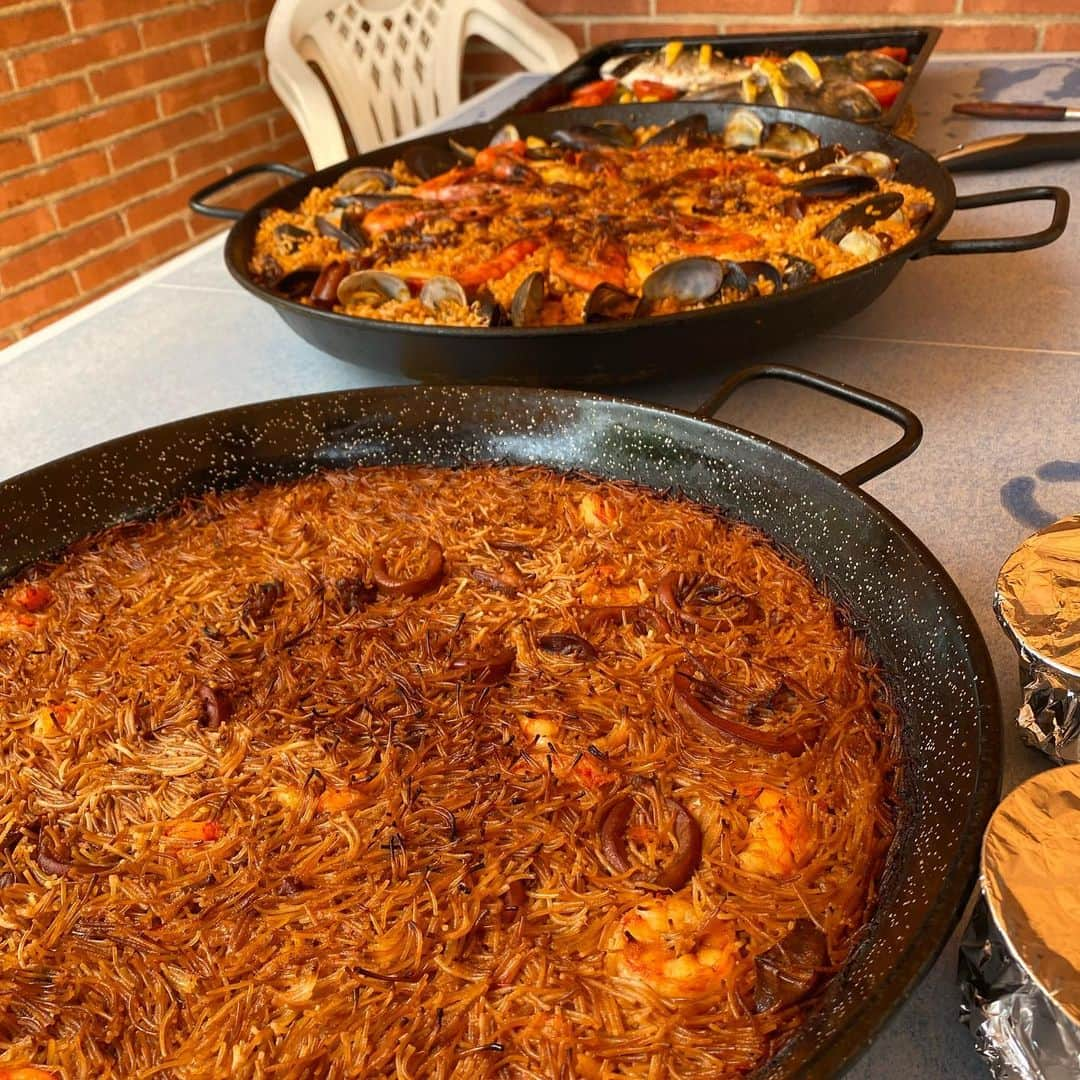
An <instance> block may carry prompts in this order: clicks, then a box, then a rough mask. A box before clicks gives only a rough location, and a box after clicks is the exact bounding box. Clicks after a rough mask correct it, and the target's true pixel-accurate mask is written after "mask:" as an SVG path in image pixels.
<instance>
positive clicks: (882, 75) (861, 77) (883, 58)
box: [844, 52, 908, 83]
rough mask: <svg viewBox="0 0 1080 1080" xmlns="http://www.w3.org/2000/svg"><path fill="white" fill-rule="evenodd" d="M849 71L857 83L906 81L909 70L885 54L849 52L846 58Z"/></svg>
mask: <svg viewBox="0 0 1080 1080" xmlns="http://www.w3.org/2000/svg"><path fill="white" fill-rule="evenodd" d="M844 59H845V60H846V61H847V69H848V71H850V72H851V77H852V78H853V79H854V80H855V81H856V82H861V83H864V82H870V81H872V80H874V79H901V80H902V79H906V78H907V73H908V69H907V68H906V67H905V66H904V65H903V64H901V63H900V61H899V60H894V59H893V58H892V57H891V56H888V55H887V54H885V53H878V52H849V53H848V54H847V56H845V57H844Z"/></svg>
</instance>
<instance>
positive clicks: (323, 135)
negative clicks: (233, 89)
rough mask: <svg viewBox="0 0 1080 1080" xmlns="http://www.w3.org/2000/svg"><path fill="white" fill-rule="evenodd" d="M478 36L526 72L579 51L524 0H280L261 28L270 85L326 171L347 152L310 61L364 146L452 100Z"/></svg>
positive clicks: (550, 66) (402, 130) (432, 115)
mask: <svg viewBox="0 0 1080 1080" xmlns="http://www.w3.org/2000/svg"><path fill="white" fill-rule="evenodd" d="M474 34H475V35H478V36H480V37H483V38H486V39H487V40H488V41H491V42H492V43H493V44H495V45H497V46H498V47H499V48H501V49H504V50H505V51H506V52H509V53H510V54H511V55H512V56H514V57H515V59H517V60H518V61H519V62H520V63H521V64H522V65H523V66H524V67H526V68H527V69H528V70H534V71H545V70H556V69H558V68H560V67H563V66H565V65H566V64H568V63H570V62H571V61H572V60H573V59H574V57H575V56H576V55H577V54H576V50H575V49H574V46H573V43H572V42H571V41H570V39H569V38H568V37H567V36H566V35H565V34H563V33H562V32H561V31H559V30H556V29H555V28H554V27H552V26H550V25H549V24H547V23H546V22H544V21H543V20H542V19H540V18H539V17H538V16H536V15H534V14H533V13H532V12H531V11H529V9H528V8H526V7H525V5H524V4H523V3H521V2H520V0H277V3H276V4H275V5H274V10H273V12H272V13H271V16H270V22H269V24H268V25H267V32H266V54H267V60H268V62H269V67H270V82H271V84H272V85H273V87H274V89H275V90H276V91H277V92H278V95H279V96H280V97H281V99H282V101H283V102H284V103H285V105H286V107H287V108H288V109H289V111H290V112H291V113H292V115H293V117H294V119H295V120H296V121H297V124H298V125H299V127H300V130H301V132H302V133H303V135H304V138H305V140H306V142H307V144H308V149H309V151H310V152H311V156H312V159H313V160H314V162H315V166H316V168H324V167H325V166H326V165H330V164H333V163H334V162H336V161H340V160H341V159H342V158H343V157H344V156H345V144H344V140H343V139H342V138H341V131H340V127H339V125H338V123H337V120H336V116H335V114H334V110H333V104H332V102H331V101H330V98H329V96H328V95H327V93H326V90H325V89H324V87H323V85H322V83H321V82H320V81H319V80H318V78H317V77H316V76H315V75H314V74H313V73H312V71H311V69H310V68H309V67H308V64H309V63H310V64H314V65H315V66H316V67H317V68H318V69H319V71H320V72H321V73H322V76H323V78H324V79H325V81H326V84H327V85H328V86H329V87H330V89H331V91H332V92H333V94H334V97H335V98H336V99H337V102H338V106H339V107H340V109H341V112H342V114H343V116H344V118H345V121H346V123H347V124H348V126H349V130H350V132H351V133H352V137H353V141H354V142H355V144H356V146H357V149H358V150H360V151H364V150H369V149H372V148H373V147H375V146H378V145H380V144H382V143H384V142H387V141H390V140H392V139H395V138H399V137H401V136H403V135H405V134H407V133H408V132H409V131H411V130H412V129H413V128H415V127H419V126H420V125H422V124H427V123H430V122H431V121H432V120H435V119H436V118H437V117H438V116H440V115H441V114H443V113H445V112H447V111H449V110H451V109H453V108H455V107H456V106H457V105H458V102H459V100H460V90H459V86H460V79H461V60H462V54H463V52H464V49H465V41H466V38H468V37H469V36H471V35H474Z"/></svg>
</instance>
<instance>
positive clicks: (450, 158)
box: [401, 143, 460, 180]
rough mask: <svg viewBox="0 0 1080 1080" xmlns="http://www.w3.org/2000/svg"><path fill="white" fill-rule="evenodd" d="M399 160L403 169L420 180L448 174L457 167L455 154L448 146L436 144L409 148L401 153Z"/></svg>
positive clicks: (424, 144) (421, 144)
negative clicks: (402, 164) (403, 163)
mask: <svg viewBox="0 0 1080 1080" xmlns="http://www.w3.org/2000/svg"><path fill="white" fill-rule="evenodd" d="M401 160H402V161H403V162H405V167H406V168H407V169H408V170H409V172H411V173H412V174H413V176H418V177H420V179H421V180H430V179H431V178H432V177H434V176H442V174H443V173H445V172H449V171H450V170H451V169H452V168H453V167H454V166H455V165H459V164H460V162H459V160H458V156H457V154H455V153H454V151H453V150H451V149H450V147H449V146H440V145H439V144H438V143H420V144H419V145H417V146H410V147H408V148H407V149H405V150H403V151H402V154H401Z"/></svg>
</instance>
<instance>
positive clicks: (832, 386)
mask: <svg viewBox="0 0 1080 1080" xmlns="http://www.w3.org/2000/svg"><path fill="white" fill-rule="evenodd" d="M754 379H783V380H784V381H785V382H792V383H798V384H799V385H800V386H807V387H809V388H810V389H811V390H818V391H820V392H821V393H823V394H828V395H829V397H834V398H838V399H839V400H840V401H845V402H847V404H849V405H854V406H856V407H857V408H860V409H867V410H869V411H870V412H872V413H877V415H878V416H884V417H885V419H886V420H891V421H892V422H893V423H894V424H898V425H899V426H900V427H901V428H902V429H903V434H902V435H901V436H900V438H899V439H897V440H896V442H894V443H893V444H892V446H889V447H886V448H885V449H884V450H882V451H881V453H880V454H875V455H874V456H873V457H872V458H869V459H868V460H866V461H864V462H863V463H862V464H861V465H856V466H855V468H853V469H848V471H847V472H845V473H842V474H841V476H840V479H841V480H843V481H844V483H846V484H851V485H852V486H853V487H858V486H860V485H862V484H865V483H866V482H867V481H868V480H873V479H874V477H875V476H880V475H881V474H882V473H883V472H885V471H886V470H887V469H891V468H892V467H893V466H894V465H899V464H900V462H901V461H903V460H904V459H905V458H908V457H910V456H911V455H912V454H913V453H914V452H915V449H916V447H917V446H918V445H919V443H920V442H922V436H923V427H922V423H921V422H920V420H919V418H918V417H917V416H916V415H915V414H914V413H913V412H912V411H911V410H910V409H905V408H904V406H903V405H897V404H896V402H895V401H889V399H888V398H883V397H878V396H877V395H876V394H871V393H869V391H866V390H859V389H858V388H857V387H854V386H848V384H847V383H842V382H837V381H836V380H835V379H829V378H826V377H825V376H824V375H814V374H813V373H812V372H809V371H803V370H802V368H793V367H786V366H784V365H783V364H758V365H756V366H754V367H748V368H744V369H743V370H742V371H739V372H736V373H735V374H734V375H732V376H731V378H730V379H728V380H727V382H725V383H724V385H723V386H721V387H720V389H719V390H717V391H716V393H715V394H713V396H712V397H711V398H709V400H708V401H706V402H705V404H704V405H702V406H701V408H700V409H698V410H697V414H696V415H698V416H703V417H712V415H713V414H714V413H715V412H716V410H717V409H719V408H720V406H721V405H723V404H724V402H725V401H727V399H728V398H729V397H731V395H732V394H733V393H735V391H736V390H738V389H739V387H740V386H742V385H743V384H744V383H748V382H751V381H753V380H754Z"/></svg>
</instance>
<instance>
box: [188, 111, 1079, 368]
mask: <svg viewBox="0 0 1080 1080" xmlns="http://www.w3.org/2000/svg"><path fill="white" fill-rule="evenodd" d="M738 108H744V106H736V105H718V104H715V103H713V102H701V101H691V102H669V103H667V104H658V105H637V106H633V105H610V106H607V107H605V108H600V109H568V110H563V111H559V112H551V113H533V114H531V115H522V116H515V117H513V122H514V124H515V125H516V126H517V128H518V129H519V130H520V132H521V134H522V135H524V136H527V135H540V136H545V137H546V136H550V135H551V134H552V132H554V131H556V130H558V129H559V128H567V127H570V126H572V125H577V124H595V123H597V122H599V121H618V122H621V123H625V124H629V125H651V124H658V125H659V124H666V123H668V122H669V121H671V120H679V119H683V118H685V117H686V116H688V115H691V114H693V113H702V114H704V115H705V116H706V117H707V119H708V123H709V127H710V129H711V130H712V131H720V130H722V129H723V127H724V124H725V123H726V121H727V119H728V117H729V116H730V115H731V113H732V112H733V111H734V110H736V109H738ZM756 111H757V112H758V113H759V114H760V116H761V118H762V120H763V121H764V122H765V123H766V124H772V123H775V122H777V121H782V122H784V123H788V124H795V125H797V126H800V127H804V128H806V129H808V130H809V131H812V132H814V133H815V134H816V135H818V136H819V137H820V139H821V142H822V145H828V144H831V143H840V144H841V145H843V146H845V147H847V148H848V149H849V150H853V151H854V150H876V151H880V152H883V153H886V154H888V155H889V156H890V157H892V158H894V159H896V161H897V162H898V166H897V178H898V179H900V180H903V181H905V182H906V183H909V184H915V185H917V186H918V187H922V188H926V189H927V190H928V191H930V192H931V194H932V195H933V196H934V210H933V212H932V213H931V215H930V217H929V218H928V219H927V220H926V221H925V222H924V224H923V226H922V228H921V229H920V231H919V234H918V235H917V236H916V237H915V238H914V239H913V240H911V241H910V242H909V243H907V244H904V245H903V246H902V247H898V248H896V249H895V250H894V251H892V252H890V253H889V254H888V255H886V256H885V257H884V258H880V259H876V260H875V261H874V262H871V263H867V264H866V265H865V266H860V267H857V268H855V269H854V270H849V271H847V272H846V273H843V274H838V275H837V276H836V277H832V278H829V279H827V280H825V281H818V282H815V283H813V284H811V285H806V286H803V287H802V288H797V289H791V290H790V291H784V292H780V293H776V294H774V295H771V296H765V297H762V298H759V299H756V300H745V301H743V302H741V303H738V304H719V305H714V306H712V307H706V308H703V309H700V310H697V311H684V312H680V313H678V314H673V315H663V316H658V317H650V318H639V319H628V320H621V321H617V322H606V323H592V324H589V325H581V326H526V327H513V326H510V327H483V328H478V327H460V326H422V325H410V324H406V323H392V322H382V321H379V320H377V319H358V318H353V317H352V316H349V315H341V314H337V313H335V312H332V311H321V310H319V309H318V308H314V307H309V306H307V305H304V304H301V303H300V302H299V301H294V300H287V299H285V298H283V297H281V296H278V295H276V294H275V293H273V292H272V291H271V290H269V289H267V288H264V287H263V286H262V285H259V284H257V283H256V282H255V281H253V280H252V277H251V274H250V273H249V272H248V262H249V260H250V257H251V251H252V247H253V245H254V241H255V232H256V229H257V228H258V226H259V222H260V221H261V220H262V215H263V213H264V212H265V211H267V210H270V209H274V208H277V207H282V208H285V209H288V210H292V209H295V207H297V206H298V205H299V204H300V203H301V202H302V201H303V199H304V197H305V196H306V195H307V194H308V192H309V191H311V189H312V188H315V187H329V186H330V185H332V184H334V183H335V182H336V181H337V178H338V177H339V176H341V175H342V174H343V173H345V172H346V171H348V170H349V169H352V168H355V167H356V166H358V165H374V166H381V167H384V168H385V167H387V166H388V165H390V164H391V163H392V162H393V161H394V160H395V159H396V158H398V157H400V156H401V155H402V154H404V153H406V152H409V150H410V148H415V147H417V146H421V145H424V144H425V143H432V144H436V145H438V146H439V147H440V148H442V149H445V147H446V139H447V137H448V136H453V137H454V139H455V140H456V141H457V142H458V143H460V144H462V145H464V146H486V145H487V143H488V142H489V140H490V139H491V137H492V135H493V134H494V133H495V132H496V131H497V130H498V128H499V127H500V126H501V125H502V124H503V123H505V122H506V121H507V120H508V119H509V118H508V117H502V118H500V120H499V121H496V122H492V123H487V124H477V125H475V126H473V127H468V128H459V129H457V130H455V131H452V132H447V133H445V134H440V135H429V136H427V137H426V138H424V139H416V140H413V141H411V142H409V143H397V144H395V145H391V146H383V147H381V148H380V149H378V150H374V151H372V152H371V153H368V154H364V155H362V156H361V157H358V158H353V159H352V160H351V161H346V162H342V163H341V164H339V165H332V166H330V167H329V168H327V169H322V170H321V171H320V172H317V173H315V174H314V175H311V176H308V175H307V174H305V173H303V172H300V171H299V170H297V169H294V168H293V167H292V166H291V165H280V164H271V165H252V166H249V167H248V168H246V169H240V170H238V171H237V172H235V173H233V174H231V175H230V176H227V177H225V178H224V179H222V180H218V181H215V182H214V183H212V184H208V185H207V186H206V187H204V188H203V189H202V190H201V191H198V192H196V193H195V194H194V195H193V196H192V197H191V199H190V201H189V205H190V206H191V208H192V209H193V210H196V211H197V212H199V213H202V214H208V215H210V216H214V217H221V218H227V219H231V220H233V221H235V224H234V225H233V227H232V229H230V230H229V236H228V239H227V240H226V241H225V263H226V265H227V266H228V268H229V272H230V273H231V274H232V275H233V277H234V278H235V279H236V280H237V281H238V282H239V283H240V284H241V285H242V286H243V287H244V288H245V289H247V290H248V291H249V292H250V293H252V294H253V295H254V296H256V297H258V298H259V299H260V300H265V301H266V302H267V303H268V304H270V305H271V306H272V307H273V309H274V310H275V311H276V312H277V313H278V314H279V315H280V316H281V317H282V318H283V319H284V320H285V322H286V323H287V324H288V326H289V327H290V328H291V329H292V330H294V331H295V332H296V333H297V334H299V335H300V336H301V337H302V338H303V339H304V340H305V341H307V342H309V343H310V344H312V345H314V346H315V347H316V348H318V349H322V350H323V351H324V352H327V353H330V354H331V355H332V356H337V357H340V358H341V359H342V360H349V361H352V362H354V363H358V364H363V365H364V366H366V367H373V368H376V369H378V370H380V371H388V372H394V373H397V374H400V375H404V376H406V377H407V378H410V379H417V380H419V381H421V382H441V383H446V382H450V383H453V382H457V383H520V384H522V385H532V386H590V385H592V386H595V385H598V384H602V385H607V386H610V385H612V384H614V383H618V382H631V381H634V380H640V379H649V378H657V377H661V376H671V375H675V374H689V373H691V372H697V371H710V370H715V368H716V364H717V362H718V361H727V362H731V361H743V362H745V361H747V360H748V359H749V358H751V357H755V358H756V357H760V356H761V354H762V351H763V350H765V349H768V348H772V347H774V346H777V345H779V344H782V343H784V342H789V341H795V340H799V339H801V338H805V337H806V336H807V335H809V334H812V333H816V332H817V331H819V330H822V329H823V328H825V327H827V326H830V325H832V324H834V323H837V322H840V321H841V320H842V319H846V318H849V317H850V316H852V315H854V314H855V313H856V312H857V311H861V310H862V309H863V308H865V307H866V306H867V305H868V304H869V303H870V302H871V301H872V300H875V299H877V297H878V296H879V295H880V294H881V293H882V292H884V290H885V289H887V288H888V286H889V285H890V284H891V283H892V281H893V279H894V278H895V277H896V275H897V274H899V273H900V271H901V269H902V268H903V267H904V265H905V263H906V262H907V261H908V259H918V258H922V257H924V256H926V255H968V254H981V253H986V252H1013V251H1026V250H1028V249H1029V248H1036V247H1042V246H1044V245H1045V244H1049V243H1052V242H1053V241H1054V240H1056V239H1057V238H1058V237H1059V236H1060V235H1061V233H1062V232H1063V231H1064V229H1065V224H1066V222H1067V221H1068V216H1069V196H1068V193H1067V192H1066V191H1065V190H1064V189H1062V188H1052V187H1029V188H1015V189H1010V190H1008V191H990V192H985V193H982V194H978V195H964V196H962V197H960V198H957V196H956V188H955V187H954V186H953V182H952V177H951V176H950V175H949V173H948V172H947V171H946V169H945V167H944V166H943V165H940V164H939V163H938V162H937V161H936V160H935V159H934V158H933V157H932V156H931V155H930V154H928V153H926V151H924V150H920V149H919V148H918V147H917V146H913V145H912V144H911V143H909V142H904V141H903V140H902V139H898V138H896V136H895V135H891V134H889V133H888V132H884V131H880V130H878V129H877V128H873V127H869V126H867V125H865V124H857V123H855V122H854V121H850V120H838V119H836V118H835V117H831V116H820V115H817V114H815V113H808V112H798V111H797V110H795V109H773V108H761V109H757V110H756ZM267 170H269V171H271V172H277V173H281V174H284V175H288V176H292V177H295V178H297V179H295V181H294V182H293V183H291V184H289V185H288V186H286V187H284V188H282V189H281V190H280V191H277V192H275V193H274V194H273V195H270V196H269V197H268V198H265V199H263V200H262V202H260V203H258V204H257V205H256V206H254V207H252V208H251V209H250V210H248V211H246V212H245V211H241V210H233V209H230V208H228V207H222V206H217V205H212V204H210V203H209V202H208V201H207V200H208V199H209V198H210V197H211V196H213V195H215V194H217V193H220V192H222V191H224V190H225V189H227V188H228V187H229V186H231V185H232V184H234V183H236V182H237V181H238V180H242V179H243V178H244V177H246V176H250V175H251V174H253V173H256V172H263V171H267ZM1031 200H1047V201H1049V202H1052V203H1053V205H1054V215H1053V220H1052V221H1051V223H1050V225H1049V226H1047V227H1046V228H1044V229H1041V230H1040V231H1038V232H1034V233H1029V234H1027V235H1024V236H1006V237H991V238H978V239H967V238H965V239H960V240H942V239H940V238H939V234H940V233H941V231H942V229H944V228H945V226H946V225H947V224H948V223H949V220H950V218H952V216H953V214H954V213H955V212H956V211H958V210H968V209H973V208H974V207H979V206H991V205H998V204H1002V203H1017V202H1029V201H1031ZM932 299H933V298H932V297H931V298H928V300H930V301H931V302H932ZM1003 302H1007V300H1006V301H1003ZM1015 302H1017V303H1019V302H1020V301H1019V299H1017V300H1016V301H1015ZM918 314H919V313H918V312H917V311H913V312H912V318H913V319H915V318H917V317H918Z"/></svg>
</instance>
